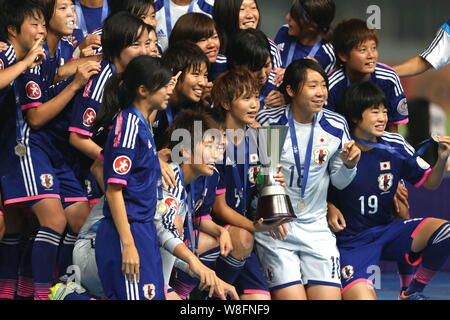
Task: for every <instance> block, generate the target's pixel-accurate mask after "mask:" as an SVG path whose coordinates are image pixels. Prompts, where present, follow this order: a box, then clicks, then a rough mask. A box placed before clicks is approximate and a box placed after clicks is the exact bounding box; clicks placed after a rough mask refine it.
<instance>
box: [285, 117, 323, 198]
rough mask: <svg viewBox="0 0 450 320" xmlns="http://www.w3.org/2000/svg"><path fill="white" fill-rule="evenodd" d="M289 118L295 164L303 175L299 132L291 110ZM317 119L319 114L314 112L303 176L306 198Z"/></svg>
mask: <svg viewBox="0 0 450 320" xmlns="http://www.w3.org/2000/svg"><path fill="white" fill-rule="evenodd" d="M288 120H289V130H290V133H291V140H292V146H293V148H292V149H293V152H294V159H295V166H296V167H297V172H298V176H299V177H302V175H301V174H302V168H301V162H300V150H299V146H298V140H297V132H296V130H295V124H294V119H293V117H292V111H291V110H289V114H288ZM316 121H317V114H314V120H313V122H312V125H311V135H310V136H309V141H308V147H307V149H306V156H305V168H304V172H303V177H302V185H301V197H302V199H304V198H305V191H306V185H307V183H308V177H309V167H310V165H311V156H312V149H313V141H314V127H315V126H316Z"/></svg>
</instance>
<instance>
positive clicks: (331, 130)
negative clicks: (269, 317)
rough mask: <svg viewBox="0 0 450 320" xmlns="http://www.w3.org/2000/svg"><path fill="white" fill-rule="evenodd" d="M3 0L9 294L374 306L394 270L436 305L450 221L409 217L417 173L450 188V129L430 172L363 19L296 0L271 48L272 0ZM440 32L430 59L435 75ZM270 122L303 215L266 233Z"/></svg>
mask: <svg viewBox="0 0 450 320" xmlns="http://www.w3.org/2000/svg"><path fill="white" fill-rule="evenodd" d="M0 5H1V10H0V15H1V19H0V27H1V28H0V41H2V43H1V45H0V50H1V52H0V104H1V112H0V128H1V131H0V144H1V145H2V147H3V152H2V153H1V155H0V176H1V184H0V190H1V204H2V207H1V208H2V211H0V240H1V241H0V299H8V300H12V299H37V300H47V299H54V300H61V299H102V298H103V299H121V300H162V299H188V298H190V297H191V298H192V292H193V290H194V289H195V288H196V287H198V288H199V289H200V290H206V291H207V294H206V295H205V297H206V296H207V298H208V299H227V298H231V299H246V300H268V299H277V300H291V299H311V300H315V299H342V298H344V299H376V293H375V290H374V286H373V285H374V284H373V283H372V282H371V280H370V279H371V275H372V273H371V271H370V270H371V267H372V266H377V265H379V263H380V261H381V260H389V261H396V262H397V263H398V268H399V274H400V278H401V291H400V295H399V299H407V300H423V299H426V297H425V296H424V295H423V293H422V291H423V290H424V288H425V286H426V285H427V284H428V283H429V282H430V281H431V279H432V277H433V276H434V274H435V273H436V272H437V271H438V270H439V269H440V268H441V267H442V266H443V265H444V263H445V261H446V259H447V257H448V255H449V253H450V223H449V222H447V221H445V220H440V219H434V218H431V217H427V218H423V219H422V218H421V219H409V212H408V200H407V189H406V188H405V187H404V186H403V184H404V182H403V181H404V180H405V181H408V182H410V183H411V184H413V185H415V186H416V187H420V186H424V187H426V188H430V189H435V188H437V187H438V186H439V185H440V183H441V181H442V178H443V175H444V173H445V171H446V166H445V164H446V161H447V159H448V158H449V156H450V137H446V136H441V137H438V136H433V139H429V141H426V143H425V144H424V145H425V147H426V145H429V144H430V143H438V144H439V148H438V160H437V162H436V163H435V164H434V166H433V167H431V166H430V165H429V164H428V163H426V162H425V161H424V160H423V159H422V158H421V157H420V156H421V153H422V151H423V149H424V148H425V147H423V148H419V150H418V151H416V150H415V149H414V148H413V147H412V146H410V145H409V144H408V143H407V142H406V141H405V139H404V138H403V137H402V136H401V135H400V134H398V125H400V124H404V123H407V121H408V107H407V101H406V97H405V94H404V92H403V88H402V85H401V82H400V80H399V77H398V75H397V73H396V71H395V70H394V69H393V68H391V67H389V66H387V65H385V64H381V63H379V61H378V50H377V45H378V37H377V34H376V31H375V30H371V29H369V28H368V27H367V25H366V23H365V21H362V20H359V19H349V20H344V21H342V22H340V23H338V25H337V26H336V27H335V28H333V29H332V28H331V25H332V22H333V19H334V15H335V9H336V8H335V3H334V1H333V0H294V1H292V5H291V9H290V11H289V13H288V14H287V16H286V19H287V22H288V24H287V25H285V26H283V27H281V28H280V30H279V31H278V33H277V35H276V37H275V39H274V40H271V39H269V38H268V37H267V36H266V35H265V34H264V33H263V32H262V31H261V30H260V29H259V26H260V22H261V17H260V12H259V9H258V4H257V1H256V0H215V1H213V0H156V1H153V0H125V1H115V0H109V1H107V0H75V1H72V0H17V1H7V0H3V1H1V2H0ZM445 26H447V28H446V27H445ZM442 30H443V31H442ZM442 30H441V31H440V32H439V33H438V37H437V38H436V40H435V41H434V42H433V44H432V45H431V46H430V48H429V49H428V50H427V52H426V54H425V53H424V55H423V56H422V57H417V59H419V61H421V60H420V59H422V60H424V61H425V59H427V58H429V59H435V60H438V61H440V64H436V63H433V62H431V61H430V62H428V64H431V65H432V66H434V67H435V68H437V67H439V66H441V65H443V64H445V62H443V61H447V62H448V60H449V59H448V56H449V55H450V46H449V45H448V44H449V42H450V41H449V38H450V27H448V23H447V24H446V25H444V26H443V27H442ZM442 42H444V43H443V44H442ZM436 50H438V51H439V52H438V53H436ZM445 56H446V57H447V58H445ZM417 59H412V60H410V61H409V62H406V63H405V64H404V65H402V66H399V67H398V70H401V71H402V75H410V74H414V73H417V72H423V71H425V70H426V69H428V68H425V67H424V68H423V70H422V69H421V71H417V70H418V68H419V67H417V66H418V63H417ZM445 59H447V60H445ZM423 65H425V66H428V65H427V64H426V63H425V62H423ZM274 125H275V126H286V127H287V128H288V130H287V136H286V139H285V141H284V145H283V149H282V154H281V159H280V163H279V164H277V165H278V171H277V172H276V173H275V175H274V178H275V181H276V182H277V183H278V184H280V185H282V186H284V187H285V189H286V192H287V194H288V195H289V197H290V201H291V203H292V206H293V209H294V213H295V215H296V219H293V221H290V222H286V221H284V220H282V221H279V222H274V223H265V221H264V220H263V219H258V218H257V217H258V212H256V209H257V202H258V197H259V192H260V190H261V177H262V174H263V171H264V170H263V163H262V161H261V154H260V149H261V148H264V146H260V145H259V138H258V127H260V126H274ZM196 137H197V138H196Z"/></svg>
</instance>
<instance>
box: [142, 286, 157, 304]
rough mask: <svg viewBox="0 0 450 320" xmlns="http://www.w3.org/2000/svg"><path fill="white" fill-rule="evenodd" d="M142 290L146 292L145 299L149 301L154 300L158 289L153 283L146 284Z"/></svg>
mask: <svg viewBox="0 0 450 320" xmlns="http://www.w3.org/2000/svg"><path fill="white" fill-rule="evenodd" d="M142 290H143V291H144V297H145V299H147V300H152V299H153V298H154V297H155V296H156V288H155V285H154V284H153V283H151V284H145V285H144V286H143V287H142Z"/></svg>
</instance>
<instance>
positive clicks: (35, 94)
mask: <svg viewBox="0 0 450 320" xmlns="http://www.w3.org/2000/svg"><path fill="white" fill-rule="evenodd" d="M25 92H26V93H27V97H28V98H30V99H32V100H36V99H39V98H40V97H41V96H42V92H41V87H39V85H38V84H37V83H36V82H34V81H30V82H28V83H27V84H26V86H25Z"/></svg>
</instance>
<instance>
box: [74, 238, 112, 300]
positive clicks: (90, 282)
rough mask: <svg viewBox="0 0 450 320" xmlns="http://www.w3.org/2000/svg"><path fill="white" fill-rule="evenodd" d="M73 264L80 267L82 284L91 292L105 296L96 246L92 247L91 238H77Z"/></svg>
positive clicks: (99, 296)
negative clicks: (96, 255)
mask: <svg viewBox="0 0 450 320" xmlns="http://www.w3.org/2000/svg"><path fill="white" fill-rule="evenodd" d="M73 264H74V265H77V266H78V267H79V268H80V273H81V279H80V281H81V285H82V286H83V287H84V288H86V290H87V291H88V292H89V293H90V294H92V295H94V296H96V297H98V298H103V297H104V296H105V294H104V293H103V287H102V282H101V281H100V277H99V275H98V269H97V262H96V261H95V248H93V247H92V245H91V240H90V239H78V240H77V242H76V243H75V246H74V248H73Z"/></svg>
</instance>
